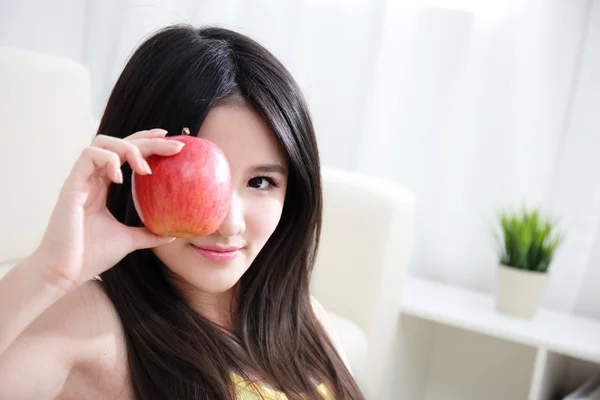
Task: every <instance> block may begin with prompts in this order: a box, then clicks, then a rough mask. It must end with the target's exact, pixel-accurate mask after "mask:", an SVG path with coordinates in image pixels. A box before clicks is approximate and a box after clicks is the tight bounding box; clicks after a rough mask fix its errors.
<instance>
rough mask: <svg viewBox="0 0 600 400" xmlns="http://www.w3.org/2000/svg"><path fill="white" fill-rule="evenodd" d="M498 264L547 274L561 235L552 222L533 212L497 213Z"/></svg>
mask: <svg viewBox="0 0 600 400" xmlns="http://www.w3.org/2000/svg"><path fill="white" fill-rule="evenodd" d="M500 225H501V232H502V238H500V242H501V245H500V252H499V253H500V263H501V264H503V265H506V266H508V267H513V268H519V269H525V270H530V271H538V272H547V271H548V267H549V266H550V262H551V261H552V258H553V256H554V253H555V251H556V249H557V248H558V246H559V245H560V244H561V243H562V241H563V235H562V234H561V233H558V232H557V230H556V223H555V222H554V221H552V220H551V219H550V218H548V217H544V216H542V215H541V212H540V211H539V210H537V209H533V210H527V209H526V208H525V207H523V208H522V209H521V210H519V211H514V212H513V211H509V210H504V211H502V212H501V213H500Z"/></svg>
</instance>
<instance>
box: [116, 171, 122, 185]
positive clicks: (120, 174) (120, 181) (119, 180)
mask: <svg viewBox="0 0 600 400" xmlns="http://www.w3.org/2000/svg"><path fill="white" fill-rule="evenodd" d="M117 182H119V183H123V171H121V170H119V174H118V175H117Z"/></svg>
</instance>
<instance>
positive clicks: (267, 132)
mask: <svg viewBox="0 0 600 400" xmlns="http://www.w3.org/2000/svg"><path fill="white" fill-rule="evenodd" d="M198 136H199V137H202V138H204V139H207V140H210V141H211V142H213V143H215V144H216V145H217V146H219V147H220V148H221V150H223V153H225V156H226V157H227V160H228V161H229V164H230V165H231V167H232V169H236V168H245V167H248V166H252V165H259V164H265V163H279V164H282V165H284V163H285V156H284V153H283V151H282V149H281V147H280V145H279V143H278V142H277V139H276V138H275V133H274V132H273V131H272V130H271V128H270V127H269V125H267V123H266V122H265V121H264V119H263V118H262V117H261V116H260V115H259V114H258V113H256V112H255V111H254V110H252V109H251V108H249V107H245V106H237V105H222V106H217V107H214V108H213V109H211V110H210V111H209V113H208V115H207V116H206V119H205V120H204V123H203V124H202V126H201V127H200V131H199V132H198Z"/></svg>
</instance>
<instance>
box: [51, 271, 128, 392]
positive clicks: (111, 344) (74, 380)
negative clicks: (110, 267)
mask: <svg viewBox="0 0 600 400" xmlns="http://www.w3.org/2000/svg"><path fill="white" fill-rule="evenodd" d="M61 301H62V303H63V304H61V305H59V306H58V307H56V309H55V310H53V313H56V314H57V315H48V316H45V317H46V318H56V319H55V321H58V320H59V319H60V320H61V321H62V322H61V323H63V324H67V325H68V327H65V329H68V332H69V333H70V335H71V338H70V340H72V342H73V344H74V345H76V347H77V349H78V351H77V353H76V354H75V357H74V362H73V366H72V369H71V373H70V374H69V377H68V378H67V381H66V382H65V385H64V387H63V391H62V393H61V395H60V396H59V399H79V398H83V397H82V396H85V398H98V399H107V398H110V399H125V398H129V397H130V396H129V395H128V390H129V389H128V386H127V385H128V384H127V356H126V348H125V342H124V338H123V331H122V327H121V323H120V320H119V317H118V315H117V312H116V310H115V308H114V306H113V304H112V302H111V301H110V299H109V298H108V296H107V295H106V293H105V292H104V290H103V289H102V288H101V286H100V284H99V283H98V282H96V281H89V282H87V283H85V284H84V285H82V286H81V287H79V288H77V289H76V290H74V291H73V292H71V293H69V294H68V295H67V296H65V298H64V299H62V300H61Z"/></svg>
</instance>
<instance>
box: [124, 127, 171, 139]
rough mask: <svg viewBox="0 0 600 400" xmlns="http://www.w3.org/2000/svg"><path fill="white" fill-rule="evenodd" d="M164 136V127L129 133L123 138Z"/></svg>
mask: <svg viewBox="0 0 600 400" xmlns="http://www.w3.org/2000/svg"><path fill="white" fill-rule="evenodd" d="M165 136H167V131H165V130H164V129H149V130H144V131H139V132H136V133H134V134H133V135H129V136H127V137H126V138H125V140H129V139H140V138H164V137H165Z"/></svg>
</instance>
